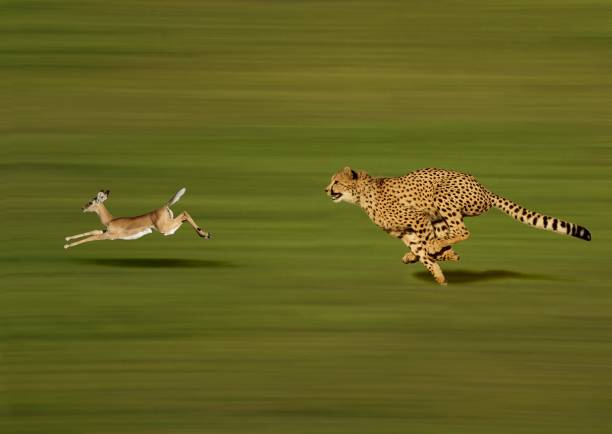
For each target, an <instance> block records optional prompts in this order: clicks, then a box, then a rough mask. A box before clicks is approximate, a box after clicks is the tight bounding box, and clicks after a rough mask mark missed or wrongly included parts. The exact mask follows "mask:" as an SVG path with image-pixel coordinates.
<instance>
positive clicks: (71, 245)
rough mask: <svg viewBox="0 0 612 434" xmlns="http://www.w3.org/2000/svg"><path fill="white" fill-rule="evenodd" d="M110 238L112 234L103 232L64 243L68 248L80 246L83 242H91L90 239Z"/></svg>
mask: <svg viewBox="0 0 612 434" xmlns="http://www.w3.org/2000/svg"><path fill="white" fill-rule="evenodd" d="M100 232H102V231H100ZM109 239H110V236H109V235H108V232H102V233H100V234H96V235H92V236H90V237H87V238H85V239H83V240H79V241H76V242H74V243H71V244H64V249H67V248H69V247H74V246H78V245H79V244H83V243H89V242H90V241H100V240H109Z"/></svg>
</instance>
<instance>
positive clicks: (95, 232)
mask: <svg viewBox="0 0 612 434" xmlns="http://www.w3.org/2000/svg"><path fill="white" fill-rule="evenodd" d="M103 233H104V232H103V231H101V230H98V229H96V230H95V231H89V232H83V233H82V234H78V235H71V236H69V237H66V238H65V240H66V241H70V240H74V239H75V238H81V237H86V236H87V235H100V234H103Z"/></svg>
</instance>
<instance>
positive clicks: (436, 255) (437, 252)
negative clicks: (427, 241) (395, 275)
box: [402, 220, 461, 264]
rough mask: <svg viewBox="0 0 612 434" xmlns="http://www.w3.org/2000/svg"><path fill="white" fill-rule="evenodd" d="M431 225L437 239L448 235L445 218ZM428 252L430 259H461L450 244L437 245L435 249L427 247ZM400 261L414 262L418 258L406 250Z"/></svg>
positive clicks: (454, 260) (417, 260) (405, 262)
mask: <svg viewBox="0 0 612 434" xmlns="http://www.w3.org/2000/svg"><path fill="white" fill-rule="evenodd" d="M432 225H433V229H434V233H435V235H436V238H437V239H444V238H446V237H448V235H449V228H448V224H447V223H446V221H445V220H437V221H433V222H432ZM432 250H433V251H432ZM428 253H429V256H431V257H432V259H435V260H436V261H453V262H456V261H458V260H459V259H461V258H460V257H459V255H458V254H457V252H455V251H454V250H453V248H452V247H451V246H445V247H438V248H437V249H429V252H428ZM402 262H403V263H404V264H414V263H415V262H419V258H418V257H417V255H415V254H414V253H412V252H408V253H406V254H405V255H404V256H403V257H402Z"/></svg>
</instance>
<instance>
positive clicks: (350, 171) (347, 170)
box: [342, 166, 359, 179]
mask: <svg viewBox="0 0 612 434" xmlns="http://www.w3.org/2000/svg"><path fill="white" fill-rule="evenodd" d="M342 172H343V173H344V174H345V175H346V176H348V177H349V178H351V179H357V178H359V174H357V172H355V171H354V170H353V169H351V168H350V167H348V166H346V167H345V168H344V169H343V170H342Z"/></svg>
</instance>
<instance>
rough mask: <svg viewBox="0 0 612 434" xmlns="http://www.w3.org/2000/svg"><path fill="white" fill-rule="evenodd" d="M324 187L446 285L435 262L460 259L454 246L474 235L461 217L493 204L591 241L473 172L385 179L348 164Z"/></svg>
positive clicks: (572, 226)
mask: <svg viewBox="0 0 612 434" xmlns="http://www.w3.org/2000/svg"><path fill="white" fill-rule="evenodd" d="M325 191H326V193H327V195H328V196H329V197H330V198H331V199H332V200H333V201H334V202H348V203H353V204H356V205H359V206H360V207H361V208H362V209H363V210H364V211H365V212H366V213H367V214H368V216H369V217H370V219H371V220H372V221H373V222H374V223H375V224H376V225H377V226H379V227H380V228H382V229H383V230H384V231H385V232H387V233H389V234H390V235H391V236H393V237H396V238H399V239H401V240H402V241H403V242H404V243H405V244H406V245H407V246H409V248H410V251H409V252H408V253H406V254H405V255H404V257H403V258H402V260H403V262H405V263H413V262H417V261H418V262H421V263H422V264H423V265H424V266H425V267H427V269H428V270H429V271H430V272H431V274H432V275H433V277H434V278H435V280H436V281H437V282H438V283H440V284H443V285H445V284H446V279H445V277H444V274H443V273H442V270H441V268H440V266H439V265H438V263H437V262H439V261H454V260H458V259H459V257H458V256H457V254H456V253H455V252H454V251H453V250H452V245H453V244H456V243H458V242H460V241H464V240H467V239H468V238H469V236H470V232H469V231H468V229H467V228H466V227H465V224H464V222H463V218H464V217H468V216H470V217H471V216H478V215H480V214H482V213H484V212H486V211H488V210H489V209H490V208H491V207H495V208H498V209H500V210H501V211H503V212H504V213H506V214H508V215H509V216H511V217H513V218H514V219H515V220H518V221H520V222H522V223H525V224H527V225H529V226H533V227H536V228H539V229H545V230H548V231H552V232H557V233H560V234H567V235H571V236H574V237H577V238H581V239H583V240H587V241H590V240H591V233H590V232H589V231H588V230H587V229H586V228H584V227H582V226H578V225H576V224H573V223H569V222H567V221H564V220H560V219H558V218H555V217H550V216H547V215H544V214H540V213H538V212H535V211H530V210H528V209H526V208H523V207H522V206H520V205H518V204H516V203H514V202H512V201H511V200H508V199H505V198H503V197H501V196H498V195H496V194H494V193H491V192H490V191H488V190H487V189H486V188H485V187H483V186H482V185H481V184H480V183H479V182H478V181H476V179H475V178H474V177H473V176H471V175H468V174H465V173H460V172H455V171H451V170H444V169H434V168H428V169H420V170H415V171H414V172H410V173H408V174H407V175H404V176H400V177H394V178H383V177H372V176H370V175H368V174H367V173H366V172H363V171H359V172H356V171H354V170H352V169H351V168H350V167H345V168H344V169H343V170H340V171H339V172H337V173H336V174H334V175H333V176H332V178H331V181H330V183H329V185H328V186H327V187H326V188H325Z"/></svg>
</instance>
